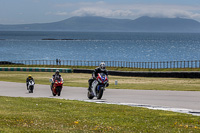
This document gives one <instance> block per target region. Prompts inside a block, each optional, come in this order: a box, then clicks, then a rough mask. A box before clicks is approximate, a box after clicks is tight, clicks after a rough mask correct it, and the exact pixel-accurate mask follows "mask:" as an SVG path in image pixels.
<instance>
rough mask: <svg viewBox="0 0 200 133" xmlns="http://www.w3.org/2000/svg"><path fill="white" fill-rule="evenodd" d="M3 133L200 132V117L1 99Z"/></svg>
mask: <svg viewBox="0 0 200 133" xmlns="http://www.w3.org/2000/svg"><path fill="white" fill-rule="evenodd" d="M0 101H1V104H0V132H119V133H121V132H127V133H129V132H145V133H146V132H149V133H154V132H155V133H173V132H174V133H177V132H200V119H199V118H200V117H198V116H192V115H188V114H181V113H174V112H168V111H158V110H149V109H145V108H139V107H129V106H122V105H108V104H97V103H87V102H81V101H71V100H64V99H54V98H52V99H49V98H12V97H2V96H1V97H0Z"/></svg>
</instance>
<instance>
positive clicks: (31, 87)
mask: <svg viewBox="0 0 200 133" xmlns="http://www.w3.org/2000/svg"><path fill="white" fill-rule="evenodd" d="M34 85H35V83H34V81H33V80H30V81H29V82H28V91H29V93H33V89H34Z"/></svg>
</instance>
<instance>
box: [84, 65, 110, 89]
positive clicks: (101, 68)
mask: <svg viewBox="0 0 200 133" xmlns="http://www.w3.org/2000/svg"><path fill="white" fill-rule="evenodd" d="M98 73H105V74H106V76H108V71H107V70H106V65H105V63H104V62H102V63H101V64H100V65H99V67H97V68H95V69H94V71H93V73H92V78H90V79H89V80H88V83H89V87H88V90H89V91H91V86H92V82H93V81H94V80H95V79H96V78H97V76H98ZM108 86H109V83H107V84H106V87H108Z"/></svg>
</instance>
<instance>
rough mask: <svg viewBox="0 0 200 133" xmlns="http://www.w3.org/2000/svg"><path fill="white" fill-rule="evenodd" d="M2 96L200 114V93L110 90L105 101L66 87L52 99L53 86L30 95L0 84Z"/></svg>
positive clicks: (21, 87)
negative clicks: (59, 94)
mask: <svg viewBox="0 0 200 133" xmlns="http://www.w3.org/2000/svg"><path fill="white" fill-rule="evenodd" d="M0 96H11V97H46V98H61V99H69V100H81V101H87V102H97V103H108V104H120V105H129V106H137V107H146V108H150V109H161V110H170V111H175V112H182V113H189V114H193V115H200V91H158V90H126V89H106V91H105V92H104V95H103V97H102V99H101V100H97V99H96V98H94V99H92V100H89V99H88V98H87V88H83V87H67V86H64V87H63V90H62V92H61V96H60V97H58V96H55V97H54V96H52V93H51V90H50V85H38V84H36V85H35V89H34V92H33V93H28V91H27V90H26V84H25V83H14V82H4V81H0Z"/></svg>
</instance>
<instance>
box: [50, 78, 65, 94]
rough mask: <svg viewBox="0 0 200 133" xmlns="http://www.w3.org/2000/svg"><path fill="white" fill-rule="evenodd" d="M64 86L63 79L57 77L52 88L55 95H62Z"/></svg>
mask: <svg viewBox="0 0 200 133" xmlns="http://www.w3.org/2000/svg"><path fill="white" fill-rule="evenodd" d="M62 87H63V81H62V79H61V78H60V79H55V81H54V84H53V86H52V89H51V90H52V94H53V96H56V95H58V96H60V93H61V91H62Z"/></svg>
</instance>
